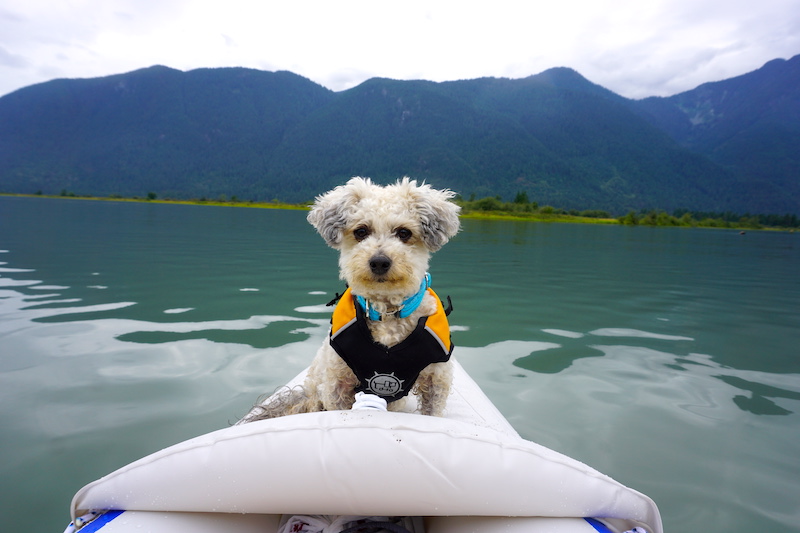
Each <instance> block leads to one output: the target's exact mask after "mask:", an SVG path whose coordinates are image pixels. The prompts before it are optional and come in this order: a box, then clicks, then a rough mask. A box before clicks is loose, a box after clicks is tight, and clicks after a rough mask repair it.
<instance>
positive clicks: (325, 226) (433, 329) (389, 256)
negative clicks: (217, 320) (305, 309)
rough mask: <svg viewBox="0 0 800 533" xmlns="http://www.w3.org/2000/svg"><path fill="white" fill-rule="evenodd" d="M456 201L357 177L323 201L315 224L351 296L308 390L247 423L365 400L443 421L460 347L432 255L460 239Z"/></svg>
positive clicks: (279, 397)
mask: <svg viewBox="0 0 800 533" xmlns="http://www.w3.org/2000/svg"><path fill="white" fill-rule="evenodd" d="M454 196H455V193H453V192H452V191H450V190H437V189H434V188H432V187H431V186H430V185H427V184H424V183H423V184H421V185H418V184H417V182H416V180H412V179H409V178H403V179H401V180H398V181H397V182H396V183H394V184H390V185H387V186H380V185H377V184H374V183H372V181H371V180H370V179H369V178H360V177H355V178H352V179H350V180H349V181H348V182H347V183H346V184H345V185H342V186H339V187H336V188H334V189H333V190H331V191H329V192H327V193H325V194H323V195H321V196H318V197H317V198H316V201H315V203H314V204H313V206H312V207H311V210H310V212H309V214H308V217H307V218H308V221H309V223H311V225H312V226H313V227H314V228H315V229H316V230H317V232H319V234H320V235H321V236H322V238H323V239H324V240H325V242H326V243H327V244H328V246H330V247H332V248H334V249H336V250H338V251H339V252H340V254H339V275H340V278H341V279H342V280H344V281H345V282H346V283H347V285H348V288H347V290H346V291H345V293H344V294H343V295H342V296H341V297H340V298H339V300H338V303H337V304H336V308H335V309H334V311H333V317H332V320H331V330H330V334H329V335H328V337H327V338H326V339H325V341H324V342H323V344H322V346H321V347H320V349H319V350H318V352H317V355H316V357H315V358H314V360H313V361H312V363H311V365H310V367H309V370H308V373H307V375H306V378H305V380H304V382H303V385H302V386H301V387H296V388H293V389H288V388H286V389H284V390H283V391H280V392H278V393H276V394H274V395H272V396H271V397H270V398H268V399H267V400H266V401H265V402H264V403H262V404H260V405H258V406H257V407H256V408H255V409H254V411H253V412H252V413H251V416H250V419H249V420H248V421H254V420H260V419H264V418H274V417H277V416H283V415H287V414H296V413H305V412H314V411H331V410H342V409H350V408H352V406H353V403H354V401H355V398H356V393H357V392H365V393H368V394H375V395H377V396H379V397H381V398H383V399H384V400H386V401H387V403H388V409H389V410H394V411H398V410H403V409H404V408H405V407H406V400H407V395H408V394H409V393H412V394H413V395H414V396H415V397H416V399H417V410H418V411H419V412H420V413H422V414H424V415H432V416H442V415H443V413H444V410H445V406H446V401H447V397H448V395H449V393H450V385H451V381H452V364H451V363H450V362H449V359H450V354H451V352H452V349H453V345H452V342H451V340H450V333H449V326H448V324H447V318H446V315H447V314H448V313H449V311H446V310H445V309H444V305H443V304H442V302H441V300H440V299H439V298H438V296H437V295H436V294H435V293H434V292H433V291H432V290H431V289H430V279H431V278H430V275H429V274H428V273H427V271H428V262H429V260H430V255H431V253H432V252H436V251H437V250H439V249H440V248H441V247H442V246H444V244H445V243H447V242H448V240H450V238H452V237H453V236H455V235H456V233H458V231H459V227H460V223H459V218H458V214H459V210H460V208H459V206H457V205H456V204H454V203H453V202H452V201H451V200H452V199H453V197H454ZM337 297H338V294H337ZM448 302H449V297H448ZM331 303H332V304H333V303H334V302H331ZM448 307H449V308H450V309H452V305H449V306H448Z"/></svg>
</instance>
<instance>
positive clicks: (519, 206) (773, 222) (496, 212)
mask: <svg viewBox="0 0 800 533" xmlns="http://www.w3.org/2000/svg"><path fill="white" fill-rule="evenodd" d="M0 196H20V197H32V198H65V199H76V200H98V201H114V202H151V203H162V204H181V205H209V206H226V207H250V208H262V209H294V210H307V209H308V207H309V204H310V203H311V202H310V201H309V202H308V203H304V204H289V203H284V202H281V201H280V200H278V199H274V200H271V201H269V202H258V201H254V200H251V201H243V200H240V199H239V198H237V197H236V196H231V197H230V198H228V197H227V196H225V195H222V196H220V197H218V198H215V199H208V198H195V199H191V200H183V199H173V198H163V199H160V198H158V195H157V194H156V193H153V192H149V193H147V194H146V195H145V196H143V197H138V196H133V197H123V196H120V195H116V194H113V195H110V196H90V195H77V194H75V193H72V192H69V191H67V190H62V191H61V194H58V195H46V194H43V193H41V192H36V193H34V194H14V193H0ZM454 201H455V203H457V204H458V205H459V206H461V216H462V217H464V218H473V219H484V220H520V221H530V222H559V223H577V224H623V225H627V226H654V227H655V226H667V227H693V228H724V229H736V230H784V231H792V232H794V231H796V230H797V229H798V228H800V219H798V217H797V215H793V214H786V215H751V214H749V213H747V214H744V215H739V214H737V213H732V212H724V213H712V212H693V211H689V210H686V209H680V210H676V211H675V212H674V213H673V214H672V215H670V214H668V213H667V212H665V211H662V210H656V209H651V210H641V211H639V212H636V211H630V212H628V213H627V214H626V215H624V216H620V217H613V216H611V215H610V214H609V213H608V212H607V211H603V210H584V211H578V210H574V209H573V210H569V211H567V210H565V209H561V208H556V207H553V206H549V205H545V206H539V205H538V203H537V202H531V201H530V200H529V199H528V196H527V194H526V193H524V192H520V193H518V194H517V195H516V197H515V198H514V200H513V201H512V202H503V201H502V200H501V198H500V197H492V196H489V197H485V198H481V199H478V200H476V199H475V198H474V196H473V197H471V198H470V199H469V200H464V199H463V198H462V197H461V196H460V195H459V196H457V197H456V198H455V200H454Z"/></svg>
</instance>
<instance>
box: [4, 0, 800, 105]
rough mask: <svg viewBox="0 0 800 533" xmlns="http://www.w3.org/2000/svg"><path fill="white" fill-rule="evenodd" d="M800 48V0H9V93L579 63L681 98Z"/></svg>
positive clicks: (588, 71)
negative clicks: (204, 74) (209, 76)
mask: <svg viewBox="0 0 800 533" xmlns="http://www.w3.org/2000/svg"><path fill="white" fill-rule="evenodd" d="M799 53H800V0H755V1H754V0H580V1H579V0H547V1H543V0H511V1H508V0H490V1H482V2H476V1H472V0H457V1H449V0H442V1H437V0H423V1H418V0H404V1H402V2H399V1H394V2H390V1H381V0H372V1H352V0H327V1H317V0H308V1H302V0H281V1H273V0H224V1H223V0H214V1H211V0H0V96H1V95H5V94H8V93H10V92H12V91H15V90H16V89H19V88H22V87H25V86H28V85H32V84H35V83H40V82H44V81H49V80H52V79H55V78H91V77H98V76H107V75H112V74H119V73H123V72H129V71H132V70H137V69H140V68H145V67H149V66H152V65H166V66H168V67H172V68H176V69H179V70H184V71H186V70H192V69H196V68H206V67H238V66H241V67H249V68H255V69H260V70H269V71H274V70H289V71H292V72H294V73H296V74H300V75H301V76H304V77H306V78H309V79H311V80H312V81H314V82H316V83H319V84H321V85H323V86H325V87H328V88H329V89H332V90H334V91H341V90H345V89H349V88H351V87H354V86H356V85H358V84H359V83H361V82H363V81H365V80H367V79H369V78H373V77H384V78H393V79H401V80H406V79H425V80H431V81H449V80H459V79H473V78H480V77H486V76H493V77H505V78H524V77H527V76H530V75H533V74H538V73H540V72H542V71H544V70H547V69H549V68H552V67H570V68H573V69H575V70H577V71H578V72H579V73H581V74H582V75H583V76H584V77H586V78H587V79H589V80H590V81H592V82H594V83H597V84H599V85H602V86H603V87H606V88H608V89H611V90H612V91H614V92H616V93H618V94H621V95H622V96H626V97H628V98H644V97H647V96H669V95H673V94H677V93H679V92H682V91H686V90H690V89H693V88H695V87H697V86H698V85H700V84H702V83H705V82H709V81H718V80H722V79H727V78H731V77H734V76H738V75H741V74H744V73H747V72H751V71H753V70H756V69H758V68H760V67H761V66H762V65H763V64H764V63H766V62H767V61H770V60H772V59H776V58H783V59H789V58H790V57H792V56H794V55H797V54H799Z"/></svg>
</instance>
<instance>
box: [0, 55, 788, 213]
mask: <svg viewBox="0 0 800 533" xmlns="http://www.w3.org/2000/svg"><path fill="white" fill-rule="evenodd" d="M797 62H798V60H797V58H793V59H792V60H790V61H786V62H779V63H778V64H773V63H775V62H771V63H768V64H767V65H765V67H764V68H763V69H760V70H759V71H756V73H760V74H759V77H763V78H764V79H767V80H772V81H767V82H763V81H762V82H759V83H760V84H755V85H753V84H752V83H751V84H750V85H747V86H745V87H743V88H741V89H739V91H738V92H737V98H738V99H739V100H740V101H741V102H743V103H740V104H737V106H736V109H742V111H741V113H740V116H739V117H738V118H737V116H733V117H731V115H732V112H731V111H729V110H728V109H727V108H722V109H724V111H723V113H724V119H725V120H722V121H721V122H720V123H722V124H724V125H725V127H726V128H727V129H728V130H729V131H734V132H735V134H734V136H733V137H734V138H735V137H736V134H738V135H739V136H740V139H739V140H738V141H737V142H739V144H736V143H732V142H731V141H730V138H731V137H730V135H728V136H727V137H726V136H722V137H725V138H726V139H727V144H725V143H724V142H723V143H720V142H716V143H715V142H712V141H713V139H714V137H713V135H711V134H705V137H704V136H702V135H699V134H698V133H697V130H696V129H694V130H693V129H692V128H687V127H686V124H685V122H686V120H685V119H684V117H685V116H686V115H687V111H686V109H687V103H686V102H687V101H691V98H692V95H691V93H692V92H691V91H690V92H688V93H682V95H676V97H672V98H675V99H676V100H670V99H645V100H641V101H632V100H628V99H625V98H623V97H621V96H619V95H616V94H614V93H613V92H611V91H608V90H607V89H604V88H602V87H600V86H598V85H595V84H593V83H591V82H589V81H588V80H586V79H585V78H583V77H582V76H581V75H580V74H578V73H577V72H575V71H573V70H571V69H567V68H556V69H550V70H548V71H545V72H543V73H541V74H538V75H535V76H530V77H528V78H525V79H519V80H509V79H497V78H483V79H476V80H463V81H454V82H442V83H434V82H429V81H396V80H389V79H380V78H375V79H371V80H368V81H366V82H364V83H362V84H361V85H359V86H357V87H354V88H352V89H350V90H347V91H341V92H338V93H335V92H332V91H329V90H328V89H325V88H324V87H322V86H320V85H317V84H315V83H313V82H311V81H310V80H307V79H305V78H302V77H300V76H297V75H295V74H292V73H289V72H263V71H257V70H251V69H242V68H224V69H200V70H193V71H189V72H181V71H177V70H173V69H169V68H166V67H160V66H156V67H151V68H147V69H142V70H138V71H134V72H130V73H127V74H120V75H116V76H108V77H104V78H94V79H83V80H54V81H51V82H47V83H43V84H38V85H34V86H30V87H26V88H24V89H21V90H19V91H16V92H14V93H11V94H9V95H6V96H4V97H2V98H0V191H3V192H27V193H31V192H35V191H42V192H44V193H50V194H52V193H56V194H57V193H58V191H61V190H69V191H73V192H75V193H77V194H94V195H111V194H120V195H125V196H130V195H140V196H143V195H145V194H147V192H149V191H153V192H155V193H157V194H158V195H159V196H161V197H167V196H169V197H176V198H191V197H194V198H199V197H208V198H216V197H218V196H220V195H226V196H228V197H231V196H237V197H238V198H240V199H258V200H269V199H273V198H278V199H280V200H284V201H289V202H303V201H308V200H310V199H312V198H313V197H314V195H316V194H318V193H320V192H322V191H325V190H327V189H328V188H330V187H332V186H334V185H336V184H339V183H342V182H343V181H344V180H345V179H347V178H348V177H350V176H353V175H363V176H371V177H373V178H374V179H376V180H378V181H388V180H393V179H395V178H397V177H400V176H404V175H409V176H412V177H416V178H419V179H425V180H427V181H429V182H430V183H432V184H433V185H435V186H437V187H450V188H452V189H453V190H455V191H457V192H459V193H460V194H462V195H463V196H464V197H470V196H473V195H474V196H476V197H482V196H501V197H503V198H505V199H507V200H509V199H512V198H513V197H514V195H515V194H517V193H519V192H525V193H526V194H527V196H528V197H529V198H530V199H531V200H532V201H536V202H538V203H539V204H540V205H544V204H550V205H556V206H558V207H564V208H568V209H572V208H574V209H605V210H608V211H611V212H614V213H622V212H626V211H627V210H629V209H637V210H638V209H642V208H661V209H666V210H673V209H679V208H685V209H692V210H703V211H723V210H733V211H739V212H745V211H749V212H780V213H783V212H791V213H800V195H797V194H796V192H793V191H796V189H797V187H798V181H800V180H798V174H797V173H796V172H795V173H794V174H792V173H791V171H792V169H793V168H794V167H793V166H792V165H794V164H795V163H796V160H797V154H798V153H799V152H800V143H798V138H797V137H796V136H794V135H795V133H793V132H794V131H795V130H793V129H792V126H791V124H789V125H782V126H781V127H782V128H784V130H783V131H786V132H787V136H786V137H784V138H783V139H781V143H782V144H781V143H778V144H779V145H780V147H781V148H780V149H778V150H777V152H776V148H775V146H776V144H775V143H774V142H772V143H770V144H769V146H760V145H758V143H759V142H762V141H763V140H762V138H761V137H759V136H758V135H756V134H755V133H753V131H755V132H756V133H758V131H761V130H758V129H756V130H752V129H748V127H750V126H751V125H752V124H753V123H758V120H761V122H762V123H764V124H768V125H772V124H774V123H775V121H774V119H771V118H769V117H770V116H774V115H776V114H777V116H779V117H780V116H781V115H785V114H786V113H785V112H784V111H782V110H781V105H783V106H789V107H791V105H794V104H793V102H794V103H796V102H797V100H798V88H797V87H798V86H799V85H798V84H795V85H793V86H789V85H787V84H788V83H789V82H790V81H792V80H794V78H792V76H791V75H789V74H787V73H786V71H787V69H788V70H791V68H794V66H795V65H796V63H797ZM761 71H765V72H763V73H762V72H761ZM753 74H755V73H751V74H750V75H746V76H751V75H753ZM762 75H763V76H762ZM735 80H737V78H734V79H732V80H727V82H731V81H735ZM775 80H777V81H775ZM718 83H720V84H725V83H726V82H718ZM765 83H766V85H764V84H765ZM771 84H772V85H771ZM775 84H778V85H781V87H782V88H781V89H780V90H777V89H775V87H774V85H775ZM708 85H712V86H713V85H714V84H706V85H704V86H701V87H698V89H695V91H701V90H703V91H707V90H708V87H707V86H708ZM728 91H729V92H730V89H728ZM769 91H772V93H775V94H779V95H781V96H780V98H778V100H777V103H776V100H775V98H773V97H770V96H765V95H767V93H769ZM772 93H769V94H772ZM678 96H680V97H681V98H682V99H677V97H678ZM697 98H699V97H697ZM726 98H727V97H726ZM764 98H767V99H768V100H769V101H770V102H772V104H771V105H769V106H766V107H765V106H764V105H760V104H753V105H752V106H751V107H750V108H748V107H747V105H745V103H746V102H754V101H756V100H759V99H764ZM781 98H782V99H783V100H780V99H781ZM697 101H699V100H697ZM726 101H727V100H726ZM782 101H786V102H788V103H783V104H782V103H781V102H782ZM714 109H717V108H714ZM748 109H749V110H748ZM770 113H771V115H770ZM682 115H683V116H682ZM753 116H756V117H758V118H757V119H756V120H754V119H753V118H752V117H753ZM726 121H727V122H726ZM690 124H692V122H691V120H690ZM795 124H797V122H795ZM770 127H772V126H770ZM710 129H711V130H712V132H713V130H714V128H710ZM762 129H763V128H762ZM687 131H688V132H689V134H686V132H687ZM717 131H718V130H717ZM770 131H775V130H774V128H773V130H770ZM771 135H773V138H774V133H773V134H771ZM698 139H699V140H698ZM708 139H712V140H708ZM742 139H744V140H742ZM748 139H750V140H751V141H752V142H753V145H752V146H748V147H747V148H746V149H744V148H742V146H741V144H742V143H743V142H745V141H747V140H748ZM731 147H736V149H733V148H731ZM793 148H794V150H792V149H793ZM726 150H727V151H726ZM742 153H747V154H749V155H748V157H742ZM776 153H777V155H778V156H779V157H778V160H775V159H774V158H773V157H772V156H773V155H775V154H776ZM759 158H760V159H759ZM793 158H794V159H793ZM754 160H760V161H762V162H764V163H766V164H765V165H761V166H758V165H755V166H757V167H758V168H759V170H760V171H761V174H757V173H752V167H753V166H754V165H753V163H752V162H753V161H754ZM748 165H749V166H748ZM787 170H788V171H790V172H789V173H788V174H787ZM776 184H778V185H776ZM779 185H780V186H779ZM792 187H794V189H792ZM787 191H788V193H787Z"/></svg>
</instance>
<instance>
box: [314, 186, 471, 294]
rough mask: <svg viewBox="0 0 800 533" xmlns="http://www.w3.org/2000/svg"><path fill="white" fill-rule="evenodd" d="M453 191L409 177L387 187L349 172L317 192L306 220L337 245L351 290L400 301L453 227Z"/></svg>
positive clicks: (455, 212) (412, 289)
mask: <svg viewBox="0 0 800 533" xmlns="http://www.w3.org/2000/svg"><path fill="white" fill-rule="evenodd" d="M453 196H455V195H454V193H453V192H451V191H446V190H445V191H442V190H436V189H433V188H431V187H430V186H428V185H420V186H418V185H417V183H416V181H414V180H409V179H408V178H403V179H402V180H400V181H398V182H397V183H396V184H393V185H387V186H386V187H381V186H378V185H375V184H373V183H372V182H371V181H370V180H369V179H364V178H353V179H351V180H350V181H348V182H347V184H346V185H343V186H340V187H336V188H335V189H333V190H332V191H330V192H328V193H326V194H324V195H322V196H319V197H318V198H317V200H316V202H315V203H314V205H313V207H312V209H311V212H310V213H309V214H308V221H309V222H310V223H311V225H312V226H314V227H315V228H316V229H317V231H318V232H319V234H320V235H322V237H323V238H324V239H325V242H327V243H328V245H329V246H331V247H332V248H335V249H337V250H339V251H340V256H339V273H340V277H341V278H342V279H344V280H345V281H346V282H347V283H348V285H350V287H351V288H352V290H353V292H355V293H356V294H360V295H362V296H364V297H366V298H368V299H378V300H383V301H394V303H399V301H402V299H403V298H405V297H408V296H409V295H411V294H414V293H415V292H416V291H417V290H418V289H419V285H420V283H421V282H422V278H423V276H424V275H425V272H426V271H427V269H428V259H429V257H430V253H431V252H435V251H436V250H438V249H439V248H441V247H442V246H443V245H444V244H445V243H446V242H447V241H448V240H449V239H450V238H451V237H452V236H453V235H455V234H456V233H457V232H458V228H459V221H458V211H459V209H460V208H459V207H458V206H457V205H455V204H453V203H452V202H450V201H449V200H450V199H451V198H452V197H453Z"/></svg>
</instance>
